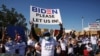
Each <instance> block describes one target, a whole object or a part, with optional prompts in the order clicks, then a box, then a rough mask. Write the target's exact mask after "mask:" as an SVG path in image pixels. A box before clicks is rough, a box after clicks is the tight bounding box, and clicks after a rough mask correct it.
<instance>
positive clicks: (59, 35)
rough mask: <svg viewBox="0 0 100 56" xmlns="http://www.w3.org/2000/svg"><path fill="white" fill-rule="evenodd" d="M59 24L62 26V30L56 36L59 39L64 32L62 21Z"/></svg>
mask: <svg viewBox="0 0 100 56" xmlns="http://www.w3.org/2000/svg"><path fill="white" fill-rule="evenodd" d="M59 26H60V31H59V34H58V35H57V36H56V38H57V40H59V39H60V38H61V37H62V34H63V25H62V24H61V23H60V24H59Z"/></svg>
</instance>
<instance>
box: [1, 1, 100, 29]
mask: <svg viewBox="0 0 100 56" xmlns="http://www.w3.org/2000/svg"><path fill="white" fill-rule="evenodd" d="M2 4H5V5H6V6H7V8H9V9H11V8H15V9H16V11H17V12H19V13H22V14H23V15H24V16H25V18H26V22H27V24H28V26H27V27H28V28H29V29H30V25H29V20H30V5H32V6H37V7H41V8H51V9H56V8H58V9H60V13H61V19H62V22H63V27H64V28H65V29H74V30H77V31H80V30H82V17H83V19H84V21H83V25H84V27H88V23H94V22H95V21H96V19H99V18H100V0H0V6H1V5H2ZM39 27H40V28H48V29H59V25H39Z"/></svg>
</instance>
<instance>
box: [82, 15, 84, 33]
mask: <svg viewBox="0 0 100 56" xmlns="http://www.w3.org/2000/svg"><path fill="white" fill-rule="evenodd" d="M83 18H84V17H83V16H82V32H83V28H84V19H83Z"/></svg>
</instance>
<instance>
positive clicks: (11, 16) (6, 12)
mask: <svg viewBox="0 0 100 56" xmlns="http://www.w3.org/2000/svg"><path fill="white" fill-rule="evenodd" d="M8 25H13V26H21V27H23V28H24V29H25V30H27V27H26V26H27V23H26V18H25V17H24V15H23V14H21V13H18V12H17V11H16V10H15V8H11V9H8V8H7V7H6V6H5V5H4V4H3V5H2V6H1V9H0V27H6V26H8Z"/></svg>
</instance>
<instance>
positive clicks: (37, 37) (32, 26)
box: [31, 23, 39, 41]
mask: <svg viewBox="0 0 100 56" xmlns="http://www.w3.org/2000/svg"><path fill="white" fill-rule="evenodd" d="M31 34H32V36H33V38H34V39H35V40H36V41H39V36H37V34H36V32H35V29H34V23H31Z"/></svg>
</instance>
